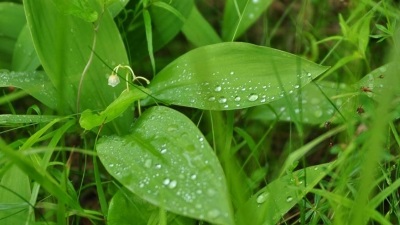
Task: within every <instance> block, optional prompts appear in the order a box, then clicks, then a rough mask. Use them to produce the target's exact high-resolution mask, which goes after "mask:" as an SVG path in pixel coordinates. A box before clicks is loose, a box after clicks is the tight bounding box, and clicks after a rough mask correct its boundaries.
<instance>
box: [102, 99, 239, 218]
mask: <svg viewBox="0 0 400 225" xmlns="http://www.w3.org/2000/svg"><path fill="white" fill-rule="evenodd" d="M97 151H98V155H99V157H100V160H101V161H102V163H103V165H104V167H105V168H106V169H107V171H108V172H109V173H110V174H111V175H112V176H113V177H114V178H115V179H117V180H118V181H119V182H120V183H121V184H122V185H124V187H126V188H127V189H129V190H130V191H132V192H133V193H135V194H136V195H138V196H139V197H141V198H143V199H145V200H146V201H148V202H150V203H152V204H154V205H157V206H160V207H162V208H165V209H166V210H168V211H171V212H173V213H176V214H180V215H184V216H187V217H192V218H196V219H200V220H206V221H209V222H212V223H217V224H232V212H231V209H230V202H229V198H228V190H227V187H226V184H225V177H224V174H223V171H222V168H221V166H220V165H219V162H218V159H217V157H216V156H215V154H214V152H213V151H212V149H211V147H210V145H209V144H208V143H207V141H206V140H205V138H204V136H203V135H202V134H201V133H200V131H199V130H198V128H197V127H196V126H195V125H194V124H193V123H192V122H191V121H190V120H189V119H188V118H187V117H185V116H184V115H182V114H181V113H179V112H177V111H175V110H172V109H169V108H167V107H162V106H156V107H153V108H150V109H148V110H147V111H146V112H144V113H143V114H142V115H141V116H140V117H139V119H138V121H137V122H136V123H135V124H134V126H133V127H132V132H131V134H129V135H127V136H124V137H118V136H106V137H103V138H101V139H100V140H99V143H98V145H97Z"/></svg>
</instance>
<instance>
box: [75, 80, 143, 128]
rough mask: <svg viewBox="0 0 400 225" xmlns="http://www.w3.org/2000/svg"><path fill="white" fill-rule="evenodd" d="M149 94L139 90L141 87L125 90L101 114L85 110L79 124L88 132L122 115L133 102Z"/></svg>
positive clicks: (141, 89)
mask: <svg viewBox="0 0 400 225" xmlns="http://www.w3.org/2000/svg"><path fill="white" fill-rule="evenodd" d="M148 94H149V91H148V90H146V89H144V88H140V89H139V87H137V88H134V89H133V90H130V91H127V90H125V91H123V92H122V93H121V95H120V96H119V97H118V98H117V99H115V101H113V102H112V103H111V104H110V105H109V106H108V107H107V108H106V109H105V110H104V111H102V112H101V113H100V114H95V113H93V112H92V111H91V110H89V109H87V110H85V111H84V112H83V113H82V115H81V117H80V119H79V123H80V125H81V127H83V128H84V129H86V130H91V129H93V128H94V127H97V126H100V125H102V124H104V123H108V122H110V121H112V120H114V119H115V118H117V117H119V116H120V115H122V114H123V113H124V112H125V111H126V109H127V108H128V107H129V106H130V105H132V103H133V102H135V101H138V100H140V99H143V98H145V97H147V95H148Z"/></svg>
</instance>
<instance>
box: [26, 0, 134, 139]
mask: <svg viewBox="0 0 400 225" xmlns="http://www.w3.org/2000/svg"><path fill="white" fill-rule="evenodd" d="M24 7H25V11H26V12H27V15H28V16H27V19H28V24H29V27H30V29H31V34H32V38H33V43H34V45H35V49H36V51H37V53H38V56H39V59H40V61H41V63H42V66H43V68H44V70H45V71H46V74H47V75H48V76H49V78H50V80H51V82H52V83H53V85H54V86H55V87H56V89H57V95H56V97H58V99H57V100H58V101H59V102H62V104H59V105H58V106H59V107H61V109H62V112H64V113H69V112H76V111H77V108H76V106H77V99H78V89H79V88H80V90H81V93H80V98H79V111H80V112H81V111H84V110H85V109H92V110H104V109H105V108H106V107H107V106H108V105H109V104H110V103H111V102H112V101H113V100H114V99H115V97H116V96H119V94H120V93H121V92H122V91H123V90H124V85H119V86H117V87H111V86H108V85H107V78H108V75H109V74H110V73H111V70H112V68H113V67H115V66H117V65H118V64H123V65H127V64H128V59H127V56H126V52H125V48H124V45H123V43H122V40H121V37H120V35H119V31H118V29H117V27H116V25H115V23H114V21H113V19H112V17H111V16H110V15H109V13H108V12H107V11H105V12H104V14H103V15H102V16H101V20H100V21H98V22H96V24H99V28H98V30H97V32H96V33H95V32H94V25H93V24H92V23H88V22H85V21H83V20H81V19H79V18H77V17H75V16H72V15H64V14H62V13H61V12H59V11H58V10H57V8H56V6H55V5H54V4H53V3H52V1H48V0H35V1H28V0H25V1H24ZM43 34H46V35H43ZM95 34H96V35H97V36H96V37H97V38H96V46H95V48H94V49H91V48H92V44H93V40H94V39H93V38H94V35H95ZM92 51H94V52H95V53H96V55H97V56H98V57H97V56H96V55H93V60H92V62H91V64H90V66H89V69H88V70H87V73H86V75H85V76H84V78H83V80H82V86H81V87H80V86H79V83H80V80H81V76H82V73H83V71H84V68H85V66H86V65H87V63H88V60H89V57H90V55H91V54H92ZM100 58H101V60H100ZM110 67H111V68H110ZM61 109H60V110H61ZM114 121H115V122H116V123H117V124H118V125H117V126H109V127H111V128H112V129H114V132H119V133H124V132H127V130H128V129H129V126H130V124H131V122H130V121H132V117H130V116H129V115H128V114H126V115H124V116H123V117H121V118H118V119H116V120H114ZM113 124H114V123H113ZM115 129H118V130H115Z"/></svg>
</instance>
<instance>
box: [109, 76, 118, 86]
mask: <svg viewBox="0 0 400 225" xmlns="http://www.w3.org/2000/svg"><path fill="white" fill-rule="evenodd" d="M118 84H119V77H118V76H117V75H115V74H111V75H110V76H109V77H108V85H110V86H111V87H115V86H117V85H118Z"/></svg>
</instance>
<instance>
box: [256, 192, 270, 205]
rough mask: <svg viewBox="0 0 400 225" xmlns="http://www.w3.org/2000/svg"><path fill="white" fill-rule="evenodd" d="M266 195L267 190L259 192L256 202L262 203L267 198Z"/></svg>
mask: <svg viewBox="0 0 400 225" xmlns="http://www.w3.org/2000/svg"><path fill="white" fill-rule="evenodd" d="M268 195H269V193H267V192H264V193H261V194H260V195H258V197H257V199H256V201H257V203H258V204H262V203H264V202H265V201H266V200H267V198H268Z"/></svg>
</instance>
